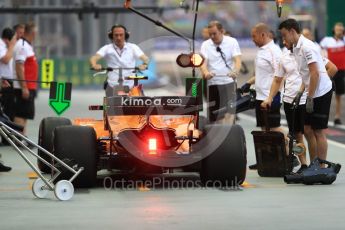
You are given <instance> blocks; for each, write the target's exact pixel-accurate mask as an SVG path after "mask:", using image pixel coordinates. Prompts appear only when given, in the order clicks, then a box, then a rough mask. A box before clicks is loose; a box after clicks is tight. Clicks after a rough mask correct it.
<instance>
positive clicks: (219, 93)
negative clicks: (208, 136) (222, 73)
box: [207, 82, 236, 122]
mask: <svg viewBox="0 0 345 230" xmlns="http://www.w3.org/2000/svg"><path fill="white" fill-rule="evenodd" d="M207 95H208V110H207V115H208V118H209V120H210V122H214V121H217V120H219V119H222V118H223V117H224V114H219V115H218V114H213V111H216V110H218V109H221V108H224V107H226V106H227V104H228V103H229V102H231V101H234V100H235V99H236V93H235V83H233V82H232V83H229V84H225V85H210V86H209V87H208V93H207ZM229 112H230V113H232V114H235V112H236V111H235V109H234V111H229Z"/></svg>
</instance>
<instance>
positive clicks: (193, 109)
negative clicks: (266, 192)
mask: <svg viewBox="0 0 345 230" xmlns="http://www.w3.org/2000/svg"><path fill="white" fill-rule="evenodd" d="M139 87H140V86H135V87H133V88H132V89H131V90H130V91H129V92H128V93H127V94H126V95H120V96H112V97H104V99H103V103H102V105H98V106H89V109H91V110H100V111H101V112H102V113H103V119H102V120H96V119H87V118H75V119H74V120H73V121H71V120H69V119H67V118H62V117H47V118H44V119H43V120H42V121H41V123H40V127H39V145H40V146H42V147H43V148H45V149H46V150H48V151H50V152H52V153H53V154H55V156H56V157H58V158H59V159H61V160H63V161H64V162H65V163H66V164H68V165H70V166H71V167H73V168H80V167H83V168H84V170H83V171H82V172H81V174H80V175H79V176H78V177H77V178H76V179H75V180H74V181H73V184H74V186H75V187H92V186H94V185H95V184H96V181H97V172H99V171H100V170H103V169H106V170H109V171H116V172H124V173H129V174H133V173H135V174H148V173H155V174H157V173H158V174H159V173H164V172H167V171H169V172H173V171H175V169H179V170H181V169H182V170H183V171H193V172H198V173H200V179H201V182H202V183H203V184H204V185H205V186H207V184H212V183H210V182H215V181H217V182H218V184H221V185H222V186H229V185H232V184H234V183H236V184H242V183H243V182H244V180H245V176H246V164H247V159H246V154H247V150H246V141H245V136H244V131H243V129H242V128H241V127H240V126H239V125H220V124H207V122H206V118H204V117H202V116H199V111H200V105H199V103H198V99H197V97H193V96H162V97H157V96H156V97H148V96H143V95H142V94H141V90H140V89H139ZM95 112H97V111H95ZM38 154H39V155H41V156H42V157H44V154H43V153H40V152H39V153H38ZM46 160H48V161H49V159H46ZM38 167H39V169H40V170H41V171H43V172H47V173H49V172H50V168H49V167H46V165H45V164H43V162H42V161H38ZM68 173H69V172H64V173H62V174H61V175H60V176H59V177H66V178H68V176H69V175H68ZM62 179H63V178H62Z"/></svg>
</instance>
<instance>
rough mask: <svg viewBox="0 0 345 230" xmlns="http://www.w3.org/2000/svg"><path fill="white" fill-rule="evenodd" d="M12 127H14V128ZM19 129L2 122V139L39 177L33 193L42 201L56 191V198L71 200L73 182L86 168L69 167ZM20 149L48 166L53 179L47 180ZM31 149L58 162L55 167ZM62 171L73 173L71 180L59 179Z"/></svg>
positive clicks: (35, 182) (0, 124)
mask: <svg viewBox="0 0 345 230" xmlns="http://www.w3.org/2000/svg"><path fill="white" fill-rule="evenodd" d="M5 123H6V124H5ZM10 126H12V128H11V127H10ZM18 127H19V126H18ZM18 127H17V125H16V124H14V123H12V122H10V121H8V120H6V121H0V135H1V136H2V138H4V139H5V140H6V141H8V143H9V144H10V145H11V146H12V147H13V148H14V149H15V150H16V151H17V152H18V153H19V155H20V156H21V157H22V158H23V159H24V161H25V162H26V163H27V164H28V165H29V166H30V167H31V168H32V170H34V171H35V173H36V174H37V175H38V176H39V178H37V179H36V180H35V181H34V183H33V185H32V193H33V194H34V195H35V196H36V197H37V198H40V199H42V198H45V197H46V196H47V194H48V191H54V194H55V197H56V198H57V199H59V200H61V201H65V200H69V199H71V198H72V197H73V194H74V187H73V184H72V181H73V180H74V179H75V178H76V177H77V176H78V175H79V174H80V173H81V172H82V171H83V169H84V168H83V167H80V168H78V167H77V165H75V166H72V167H71V166H69V165H67V164H66V163H65V162H63V161H62V160H60V159H59V158H57V157H56V156H54V154H52V153H50V152H49V151H47V150H45V149H44V148H42V147H41V146H39V145H38V144H36V143H34V142H32V141H31V140H30V139H28V138H27V137H25V136H24V135H23V134H21V133H19V132H18V131H16V130H15V129H17V130H20V128H18ZM21 140H25V141H26V142H27V143H28V145H29V146H27V145H25V144H24V143H23V142H22V141H21ZM20 147H21V148H23V150H26V151H27V152H29V153H30V154H32V155H33V156H34V157H36V158H37V159H38V160H39V161H41V162H42V163H43V164H45V165H46V166H48V167H49V168H50V169H51V170H52V173H51V177H50V178H46V177H45V176H44V175H43V174H42V173H41V172H40V170H39V169H38V168H37V167H36V166H35V164H34V163H32V162H31V161H30V160H29V158H28V157H27V156H26V155H25V154H24V152H23V151H22V150H21V149H20ZM29 147H34V148H37V149H38V150H40V151H41V152H43V153H44V154H46V155H47V156H48V157H50V158H51V159H52V160H54V161H55V162H56V163H55V165H54V164H52V163H50V162H48V161H47V160H45V159H44V158H42V157H41V156H39V155H38V154H37V153H35V152H33V150H32V149H30V148H29ZM61 169H66V170H68V171H70V172H71V173H72V176H71V178H70V179H69V180H59V179H58V177H59V175H60V174H61V172H62V170H61ZM55 182H56V183H55Z"/></svg>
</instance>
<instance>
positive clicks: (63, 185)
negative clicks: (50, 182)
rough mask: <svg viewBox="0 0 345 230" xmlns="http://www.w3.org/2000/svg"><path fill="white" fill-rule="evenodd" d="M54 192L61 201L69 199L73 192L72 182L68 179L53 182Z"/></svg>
mask: <svg viewBox="0 0 345 230" xmlns="http://www.w3.org/2000/svg"><path fill="white" fill-rule="evenodd" d="M54 194H55V197H56V198H58V199H59V200H61V201H65V200H69V199H71V198H72V197H73V194H74V187H73V184H72V183H71V182H70V181H68V180H60V181H59V182H57V183H56V184H55V189H54Z"/></svg>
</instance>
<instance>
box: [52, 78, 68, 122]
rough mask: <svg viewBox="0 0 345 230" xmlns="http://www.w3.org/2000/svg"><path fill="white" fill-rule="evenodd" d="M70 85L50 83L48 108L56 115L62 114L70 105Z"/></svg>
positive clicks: (66, 83)
mask: <svg viewBox="0 0 345 230" xmlns="http://www.w3.org/2000/svg"><path fill="white" fill-rule="evenodd" d="M71 94H72V83H70V82H65V83H62V82H55V81H54V82H51V83H50V92H49V106H50V107H51V108H52V109H53V110H54V111H55V113H56V114H57V115H59V116H60V115H61V114H62V113H64V112H65V111H66V110H67V109H68V108H69V107H70V105H71Z"/></svg>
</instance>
